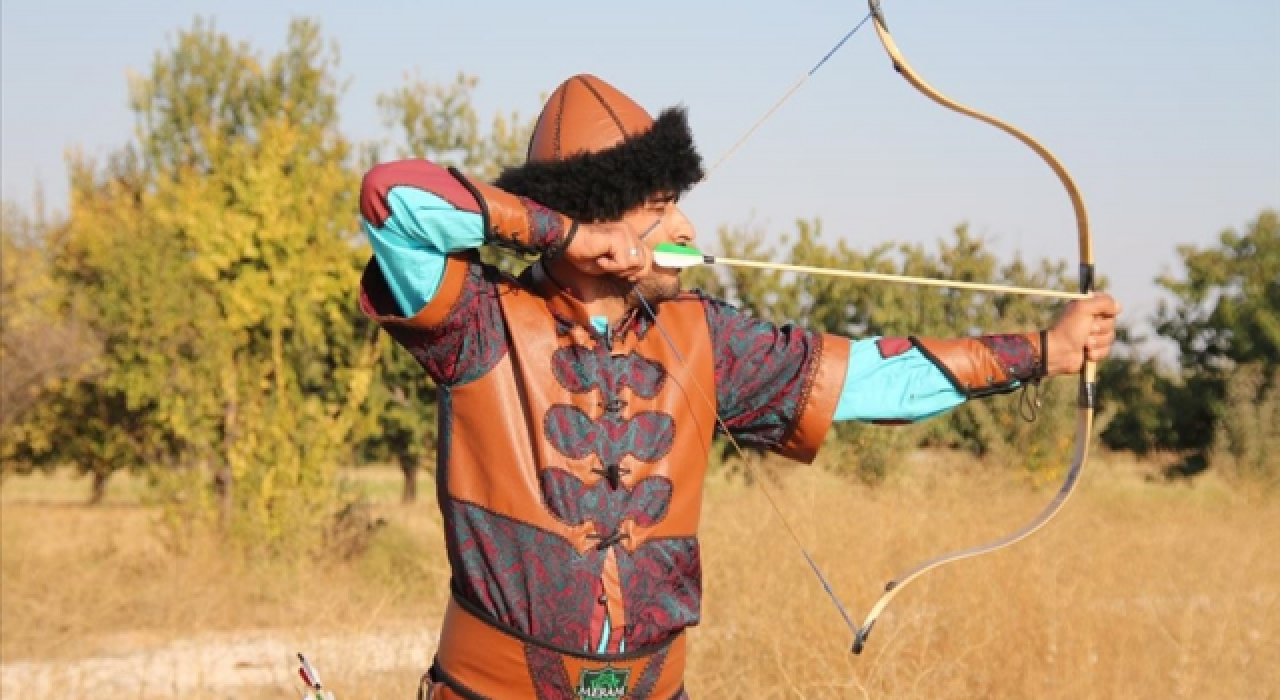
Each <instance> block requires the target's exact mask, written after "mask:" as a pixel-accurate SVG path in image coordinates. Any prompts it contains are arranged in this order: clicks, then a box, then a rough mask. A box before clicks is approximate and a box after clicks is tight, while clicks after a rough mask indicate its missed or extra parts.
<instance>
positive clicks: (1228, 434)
mask: <svg viewBox="0 0 1280 700" xmlns="http://www.w3.org/2000/svg"><path fill="white" fill-rule="evenodd" d="M1277 380H1280V376H1277V370H1275V369H1271V370H1268V369H1266V368H1265V367H1264V365H1263V364H1262V363H1261V362H1255V363H1251V364H1245V365H1239V366H1238V367H1236V368H1235V369H1233V370H1232V371H1231V373H1230V374H1229V375H1228V378H1227V382H1226V385H1227V388H1226V399H1225V403H1226V406H1227V416H1228V418H1227V419H1226V420H1223V421H1222V427H1221V429H1220V430H1218V431H1217V432H1215V433H1214V440H1213V446H1212V448H1211V452H1210V454H1211V456H1212V461H1213V463H1214V464H1215V465H1221V466H1222V467H1223V468H1224V469H1225V470H1226V471H1227V473H1229V474H1230V475H1232V476H1233V477H1235V478H1237V479H1240V480H1243V481H1249V482H1255V483H1260V484H1262V485H1264V486H1266V487H1268V488H1272V487H1275V486H1277V485H1280V459H1277V458H1276V455H1280V381H1277Z"/></svg>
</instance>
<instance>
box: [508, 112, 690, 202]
mask: <svg viewBox="0 0 1280 700" xmlns="http://www.w3.org/2000/svg"><path fill="white" fill-rule="evenodd" d="M702 176H703V171H702V157H701V156H699V155H698V150H697V148H696V146H695V145H694V142H693V133H692V131H691V130H690V129H689V121H688V117H687V115H686V112H685V110H684V108H683V107H672V108H670V109H667V110H664V111H663V112H662V114H660V115H659V116H658V118H657V119H655V120H654V122H653V126H652V127H650V128H649V130H648V131H646V132H644V133H643V134H640V135H638V136H633V137H631V138H629V139H626V140H625V141H623V142H622V143H619V144H618V145H616V146H614V147H613V148H610V149H609V150H607V151H600V152H598V153H579V154H575V155H573V156H570V157H568V158H565V159H564V160H558V161H543V162H539V163H525V164H524V165H520V166H516V167H512V168H507V169H505V170H503V172H502V174H501V175H499V176H498V179H497V180H494V182H493V184H494V185H495V186H496V187H498V188H500V189H503V190H505V191H507V192H510V193H511V194H514V195H520V196H522V197H528V198H529V199H532V200H533V201H535V202H537V203H538V204H541V205H542V206H544V207H548V208H550V209H552V210H554V211H558V212H560V213H561V214H564V215H565V216H568V217H569V218H571V219H574V220H577V221H582V222H584V223H594V222H599V221H614V220H617V219H619V218H621V217H622V215H623V214H626V213H627V212H629V211H631V210H632V209H635V208H636V207H638V206H640V205H642V204H644V203H645V202H646V201H647V200H649V199H650V198H652V197H655V196H659V195H672V196H675V197H679V196H680V195H682V194H684V193H685V192H687V191H688V190H689V188H691V187H693V186H694V185H695V184H697V182H698V181H699V180H701V179H702Z"/></svg>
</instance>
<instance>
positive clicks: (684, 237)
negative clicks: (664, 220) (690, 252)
mask: <svg viewBox="0 0 1280 700" xmlns="http://www.w3.org/2000/svg"><path fill="white" fill-rule="evenodd" d="M672 210H673V211H672V212H671V214H672V220H671V229H672V231H671V239H672V241H673V242H675V243H679V244H681V245H692V244H693V242H694V240H695V239H696V238H697V237H698V234H697V232H696V231H695V230H694V228H693V222H691V221H689V217H687V216H685V215H684V212H683V211H680V209H679V207H672Z"/></svg>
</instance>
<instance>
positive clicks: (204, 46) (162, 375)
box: [58, 20, 378, 552]
mask: <svg viewBox="0 0 1280 700" xmlns="http://www.w3.org/2000/svg"><path fill="white" fill-rule="evenodd" d="M336 66H337V58H336V49H334V48H333V47H327V46H326V45H325V43H324V41H323V40H322V38H321V35H320V31H319V28H318V26H317V25H316V24H315V23H313V22H311V21H308V20H296V21H294V22H293V23H292V24H291V25H290V27H289V32H288V39H287V42H286V46H285V48H284V49H283V51H281V52H280V53H278V54H276V55H274V56H271V57H269V58H263V57H261V56H259V55H258V54H256V53H255V52H254V51H253V50H252V49H251V47H249V46H248V45H246V44H235V43H233V42H232V40H231V39H230V38H229V37H227V36H225V35H223V34H220V33H218V32H216V31H215V30H213V29H212V28H211V27H209V26H206V25H205V24H204V23H203V22H202V21H199V20H197V22H196V23H195V26H194V27H193V28H192V29H191V30H189V31H184V32H181V33H179V34H178V36H177V39H176V42H175V43H174V44H173V45H172V46H170V47H168V48H166V49H164V50H162V51H160V52H158V53H157V55H156V58H155V60H154V62H153V63H152V66H151V69H150V72H149V73H148V74H147V75H145V76H135V77H134V79H133V81H132V84H131V92H130V102H131V106H132V109H133V111H134V113H135V115H136V117H137V123H138V129H137V138H136V141H135V142H133V143H131V144H129V145H128V146H127V147H126V148H123V149H121V150H120V151H119V152H118V153H117V154H116V155H115V156H114V157H113V158H112V159H111V161H110V162H109V163H108V164H107V165H106V166H105V167H101V168H100V167H98V166H97V165H96V164H93V163H90V162H88V161H85V160H77V161H74V162H73V163H72V171H73V182H72V202H71V216H70V221H69V224H68V227H67V231H66V233H65V236H64V240H63V241H62V245H61V248H60V250H59V255H58V261H59V262H58V265H59V270H60V274H61V275H62V276H63V277H64V278H65V279H67V280H68V281H69V282H71V283H72V284H73V285H74V288H75V289H77V290H79V291H80V292H82V293H81V294H79V295H78V296H77V303H78V304H80V305H81V306H82V307H83V309H84V313H85V315H86V317H87V318H89V319H90V320H91V323H92V324H93V325H94V327H95V328H96V329H97V330H98V331H99V332H100V333H102V334H103V335H104V338H105V339H106V340H105V342H106V346H107V352H108V358H109V364H108V367H109V370H108V371H107V373H106V374H105V376H104V377H103V378H102V380H101V381H100V382H99V385H98V386H99V388H100V390H101V391H103V392H107V393H108V395H109V396H108V398H111V399H112V400H111V401H108V402H107V403H106V405H109V406H118V407H123V408H125V409H127V410H129V411H135V412H140V414H141V416H142V419H143V420H144V422H145V425H147V426H148V428H149V429H148V430H147V431H145V434H146V435H147V436H148V437H147V445H146V447H147V449H145V450H142V453H143V454H146V455H162V458H163V460H164V461H166V462H169V463H172V464H175V465H182V466H203V467H207V468H208V469H212V470H214V471H215V472H216V474H217V478H216V481H215V483H216V484H217V486H218V488H217V490H216V496H217V497H216V499H214V500H210V499H209V498H208V497H207V495H206V492H205V491H204V490H203V488H202V487H201V486H200V485H199V484H201V483H205V482H203V474H204V473H205V470H196V471H194V472H192V471H190V470H183V471H179V472H170V473H168V474H167V475H166V476H165V478H164V479H162V483H163V484H164V485H166V487H168V488H172V489H175V491H176V490H179V489H180V490H181V492H180V495H181V496H182V498H181V499H176V500H175V501H174V502H179V501H180V502H181V503H184V504H185V507H187V508H189V509H194V510H195V511H197V512H198V513H209V514H217V515H218V516H220V517H219V518H218V521H219V522H220V523H221V524H222V527H223V531H224V532H226V533H227V534H230V535H232V536H233V537H234V538H235V540H236V541H238V542H240V543H242V544H244V545H246V546H247V547H249V548H252V549H255V550H261V549H263V548H266V549H270V550H273V551H286V552H305V551H309V549H310V548H311V546H312V545H315V544H317V542H318V539H319V535H320V533H321V532H322V531H323V528H322V527H321V526H322V525H323V522H324V520H325V519H326V518H329V517H331V516H332V515H333V513H334V512H336V510H337V509H338V503H337V501H338V499H339V494H338V490H337V487H336V478H335V477H336V470H337V468H338V466H339V465H340V464H341V462H343V461H344V460H345V459H347V458H349V456H350V445H349V441H350V438H351V435H352V434H353V432H354V428H355V426H356V425H357V418H358V415H359V410H360V408H361V406H362V404H363V402H364V399H365V397H366V395H367V391H368V385H369V381H370V378H371V375H372V365H373V362H374V360H375V359H376V356H377V352H378V343H377V342H376V336H375V335H374V334H373V333H372V331H371V329H370V328H369V327H368V325H367V324H365V325H363V326H362V325H361V324H360V323H359V322H358V319H357V315H356V314H355V313H354V294H353V292H352V290H354V289H355V288H356V287H357V283H358V279H359V275H360V271H361V269H362V264H363V260H364V257H363V254H362V251H361V250H360V248H359V246H358V245H357V244H358V242H359V241H358V238H357V236H358V227H357V225H356V219H355V212H356V211H357V209H356V205H355V204H356V203H355V196H356V191H357V185H358V173H357V172H356V170H355V168H354V167H353V163H352V160H353V158H352V151H353V149H352V146H351V144H350V143H349V142H348V141H347V139H346V138H345V137H344V136H343V135H342V134H341V132H340V131H339V129H338V115H337V104H338V98H339V95H340V91H339V87H338V84H337V79H336V77H335V76H334V71H335V70H336ZM87 405H103V404H102V403H101V402H99V403H91V404H87ZM82 437H83V439H86V440H89V439H92V436H90V435H85V436H82ZM153 447H154V448H155V449H152V448H153ZM193 479H194V481H193Z"/></svg>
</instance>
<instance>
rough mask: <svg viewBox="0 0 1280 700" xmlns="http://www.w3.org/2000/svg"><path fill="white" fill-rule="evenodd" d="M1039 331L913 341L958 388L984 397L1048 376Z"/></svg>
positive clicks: (915, 337) (967, 394)
mask: <svg viewBox="0 0 1280 700" xmlns="http://www.w3.org/2000/svg"><path fill="white" fill-rule="evenodd" d="M1042 339H1043V335H1042V334H1041V333H1039V332H1034V333H1021V334H1012V335H984V336H979V337H976V338H922V337H917V336H912V337H911V344H912V345H914V346H915V347H917V348H919V349H920V352H921V353H923V354H924V356H925V357H927V358H929V360H930V361H931V362H933V364H934V365H936V366H937V367H938V369H939V370H941V371H942V373H943V374H945V375H946V376H947V379H949V380H950V381H951V383H952V384H953V385H954V386H955V388H956V391H959V392H960V393H962V394H964V395H965V396H966V397H968V398H971V399H972V398H981V397H984V396H992V395H995V394H1006V393H1009V392H1011V391H1014V390H1015V389H1017V388H1018V386H1019V385H1021V384H1022V383H1023V382H1026V381H1035V380H1038V379H1041V378H1043V377H1044V376H1045V367H1044V360H1043V357H1044V355H1043V351H1044V348H1043V347H1042V345H1041V344H1042V342H1043V340H1042Z"/></svg>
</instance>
